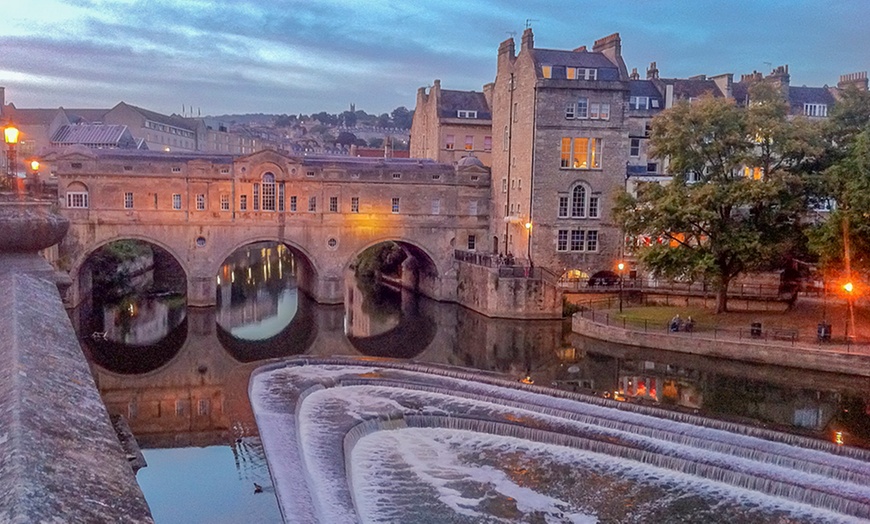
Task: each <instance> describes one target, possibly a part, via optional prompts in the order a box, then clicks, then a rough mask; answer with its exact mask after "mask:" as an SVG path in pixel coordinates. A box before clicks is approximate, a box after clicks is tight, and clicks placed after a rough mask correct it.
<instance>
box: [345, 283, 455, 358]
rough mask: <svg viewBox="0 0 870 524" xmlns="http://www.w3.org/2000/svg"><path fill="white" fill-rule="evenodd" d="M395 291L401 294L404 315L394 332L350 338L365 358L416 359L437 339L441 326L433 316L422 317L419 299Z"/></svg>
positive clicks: (406, 293)
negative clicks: (437, 324) (439, 326)
mask: <svg viewBox="0 0 870 524" xmlns="http://www.w3.org/2000/svg"><path fill="white" fill-rule="evenodd" d="M394 291H395V292H396V293H399V294H400V295H401V300H402V314H401V317H400V320H399V323H398V324H397V325H396V326H395V327H394V328H393V329H390V330H389V331H386V332H384V333H380V334H378V335H373V336H370V337H354V336H350V335H348V336H347V339H348V341H349V342H350V344H351V345H352V346H353V347H354V348H356V350H357V351H359V352H360V353H362V354H363V355H366V356H368V357H389V358H414V357H416V356H417V355H419V354H420V353H422V352H423V351H425V350H426V348H428V347H429V344H431V343H432V340H434V339H435V333H436V331H437V330H438V327H437V326H436V324H435V321H434V320H433V319H432V318H431V317H429V316H428V315H424V314H422V312H421V311H420V308H419V302H418V301H417V300H416V297H415V296H413V295H412V294H410V293H408V292H407V291H405V292H404V293H403V292H402V291H399V290H394Z"/></svg>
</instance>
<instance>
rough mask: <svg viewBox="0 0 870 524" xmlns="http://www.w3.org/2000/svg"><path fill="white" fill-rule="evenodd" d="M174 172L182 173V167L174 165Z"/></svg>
mask: <svg viewBox="0 0 870 524" xmlns="http://www.w3.org/2000/svg"><path fill="white" fill-rule="evenodd" d="M172 172H173V173H181V168H180V167H173V168H172Z"/></svg>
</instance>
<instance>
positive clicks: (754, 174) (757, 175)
mask: <svg viewBox="0 0 870 524" xmlns="http://www.w3.org/2000/svg"><path fill="white" fill-rule="evenodd" d="M743 176H745V177H746V178H751V179H753V180H761V179H762V178H764V168H763V167H744V168H743Z"/></svg>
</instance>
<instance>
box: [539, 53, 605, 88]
mask: <svg viewBox="0 0 870 524" xmlns="http://www.w3.org/2000/svg"><path fill="white" fill-rule="evenodd" d="M532 53H533V54H532V56H533V58H534V60H535V64H536V65H537V66H538V67H540V66H542V65H549V66H565V67H586V68H593V69H598V80H619V67H618V66H617V65H616V64H614V63H613V62H611V61H610V60H609V59H608V58H607V57H606V56H604V55H603V54H602V53H595V52H590V51H565V50H560V49H538V48H535V49H533V50H532Z"/></svg>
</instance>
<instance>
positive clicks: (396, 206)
mask: <svg viewBox="0 0 870 524" xmlns="http://www.w3.org/2000/svg"><path fill="white" fill-rule="evenodd" d="M390 207H391V210H392V212H393V213H398V212H399V197H393V198H392V201H391V206H390Z"/></svg>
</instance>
